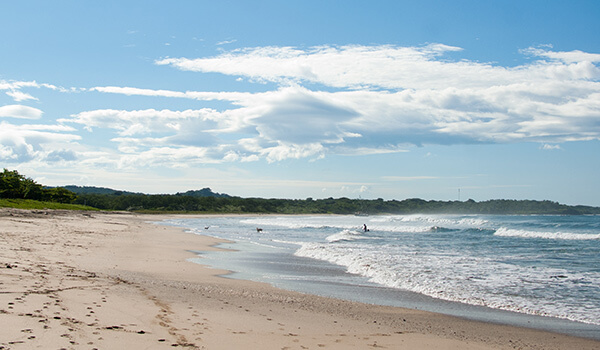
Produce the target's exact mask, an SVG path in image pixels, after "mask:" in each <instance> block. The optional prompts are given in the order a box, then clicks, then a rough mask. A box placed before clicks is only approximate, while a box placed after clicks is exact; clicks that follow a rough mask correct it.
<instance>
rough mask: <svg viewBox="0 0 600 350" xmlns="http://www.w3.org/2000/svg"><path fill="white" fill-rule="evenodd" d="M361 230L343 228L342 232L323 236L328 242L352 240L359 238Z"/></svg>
mask: <svg viewBox="0 0 600 350" xmlns="http://www.w3.org/2000/svg"><path fill="white" fill-rule="evenodd" d="M362 234H363V232H360V231H353V230H343V231H342V232H338V233H334V234H332V235H330V236H327V238H325V239H326V240H327V241H328V242H339V241H353V240H356V239H360V238H361V235H362Z"/></svg>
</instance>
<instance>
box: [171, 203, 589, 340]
mask: <svg viewBox="0 0 600 350" xmlns="http://www.w3.org/2000/svg"><path fill="white" fill-rule="evenodd" d="M166 223H167V224H169V225H176V226H181V227H185V228H187V229H189V230H190V232H193V233H197V234H204V235H210V236H214V237H217V238H223V239H227V240H230V241H232V242H235V243H233V244H228V245H226V247H227V248H232V249H235V250H236V252H221V253H209V254H207V253H202V258H199V259H196V260H195V261H196V262H199V263H201V264H208V265H212V266H215V267H218V268H224V269H228V270H231V271H234V272H235V274H234V275H233V277H237V278H245V279H253V280H258V281H264V282H268V283H271V284H273V285H275V286H277V287H281V288H288V289H292V290H298V291H302V292H307V293H313V294H321V295H326V296H333V297H339V298H345V299H351V300H356V301H362V302H368V303H376V304H383V305H396V306H403V307H413V308H420V309H425V310H429V311H436V312H444V313H448V314H454V315H458V316H465V317H471V318H475V319H484V320H487V321H489V320H500V321H502V320H504V321H505V322H506V323H511V324H517V325H527V324H532V323H534V324H538V323H539V324H541V326H540V327H541V328H545V329H550V330H558V331H561V330H562V331H566V332H567V333H575V334H578V335H584V336H589V337H593V338H599V337H600V216H537V215H529V216H506V215H490V216H484V215H389V216H368V217H363V216H337V215H336V216H333V215H332V216H329V215H319V216H257V217H242V216H234V217H203V218H195V219H177V220H169V221H167V222H166ZM364 225H366V227H367V229H368V230H367V231H365V230H364ZM257 228H260V229H261V230H260V232H259V231H258V230H257ZM486 310H487V311H486ZM490 310H502V311H498V312H496V313H493V314H491V313H490V312H489V311H490ZM505 311H506V312H505ZM514 313H518V314H520V315H535V316H536V317H537V316H541V317H537V318H526V317H525V318H523V317H521V318H519V317H516V318H515V317H513V316H514V315H516V314H514ZM482 315H483V316H482ZM486 315H487V316H486ZM490 315H493V316H490ZM540 319H542V321H541V322H540V321H539V320H540ZM558 320H562V322H558V323H556V322H555V321H558ZM568 321H571V322H570V323H569V322H568ZM552 322H555V323H552Z"/></svg>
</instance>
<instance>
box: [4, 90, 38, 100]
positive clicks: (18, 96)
mask: <svg viewBox="0 0 600 350" xmlns="http://www.w3.org/2000/svg"><path fill="white" fill-rule="evenodd" d="M6 94H7V95H8V96H10V97H12V98H13V100H15V101H16V102H21V101H26V100H36V101H37V98H35V97H33V96H31V95H30V94H27V93H24V92H21V91H8V92H6Z"/></svg>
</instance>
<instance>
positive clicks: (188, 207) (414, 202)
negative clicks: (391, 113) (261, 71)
mask: <svg viewBox="0 0 600 350" xmlns="http://www.w3.org/2000/svg"><path fill="white" fill-rule="evenodd" d="M75 203H79V204H87V205H90V206H93V207H96V208H100V209H106V210H134V211H146V212H147V211H157V212H191V213H261V214H270V213H273V214H356V213H362V214H371V215H375V214H416V213H423V214H425V213H430V214H434V213H436V214H547V215H550V214H554V215H582V214H600V208H597V207H587V206H567V205H564V204H559V203H556V202H551V201H531V200H490V201H485V202H475V201H473V200H468V201H465V202H460V201H447V202H444V201H425V200H422V199H406V200H403V201H397V200H390V201H384V200H383V199H375V200H363V199H349V198H337V199H334V198H327V199H315V200H313V199H311V198H308V199H304V200H298V199H264V198H240V197H191V196H181V195H144V194H136V195H122V194H121V195H118V194H115V195H99V194H87V195H81V194H80V195H79V196H78V198H77V200H76V201H75Z"/></svg>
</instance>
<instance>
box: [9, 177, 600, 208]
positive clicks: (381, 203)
mask: <svg viewBox="0 0 600 350" xmlns="http://www.w3.org/2000/svg"><path fill="white" fill-rule="evenodd" d="M67 188H68V189H65V188H61V187H57V188H44V187H42V185H39V184H37V183H35V182H34V181H33V180H31V179H29V178H26V177H25V176H23V175H20V174H19V173H17V172H16V171H8V170H6V169H4V172H3V173H1V174H0V207H2V206H11V207H18V208H32V209H42V208H47V209H75V210H81V209H88V208H90V207H93V208H96V209H100V210H129V211H138V212H170V213H175V212H177V213H257V214H267V213H272V214H356V213H361V214H370V215H376V214H417V213H423V214H546V215H552V214H553V215H582V214H595V215H600V208H598V207H589V206H568V205H564V204H559V203H557V202H551V201H533V200H505V199H499V200H490V201H484V202H476V201H474V200H471V199H470V200H467V201H464V202H461V201H426V200H423V199H417V198H412V199H406V200H402V201H398V200H389V201H385V200H383V199H381V198H379V199H373V200H364V199H349V198H336V199H334V198H326V199H312V198H307V199H265V198H241V197H232V196H229V195H226V194H219V193H214V192H212V191H211V190H210V189H209V188H204V189H202V190H198V191H188V192H185V193H177V194H160V195H148V194H142V193H133V192H125V191H116V190H112V189H109V188H101V187H79V186H68V187H67ZM69 189H70V190H69ZM36 201H40V202H36ZM58 204H61V205H74V206H72V207H64V206H60V207H59V205H58Z"/></svg>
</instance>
